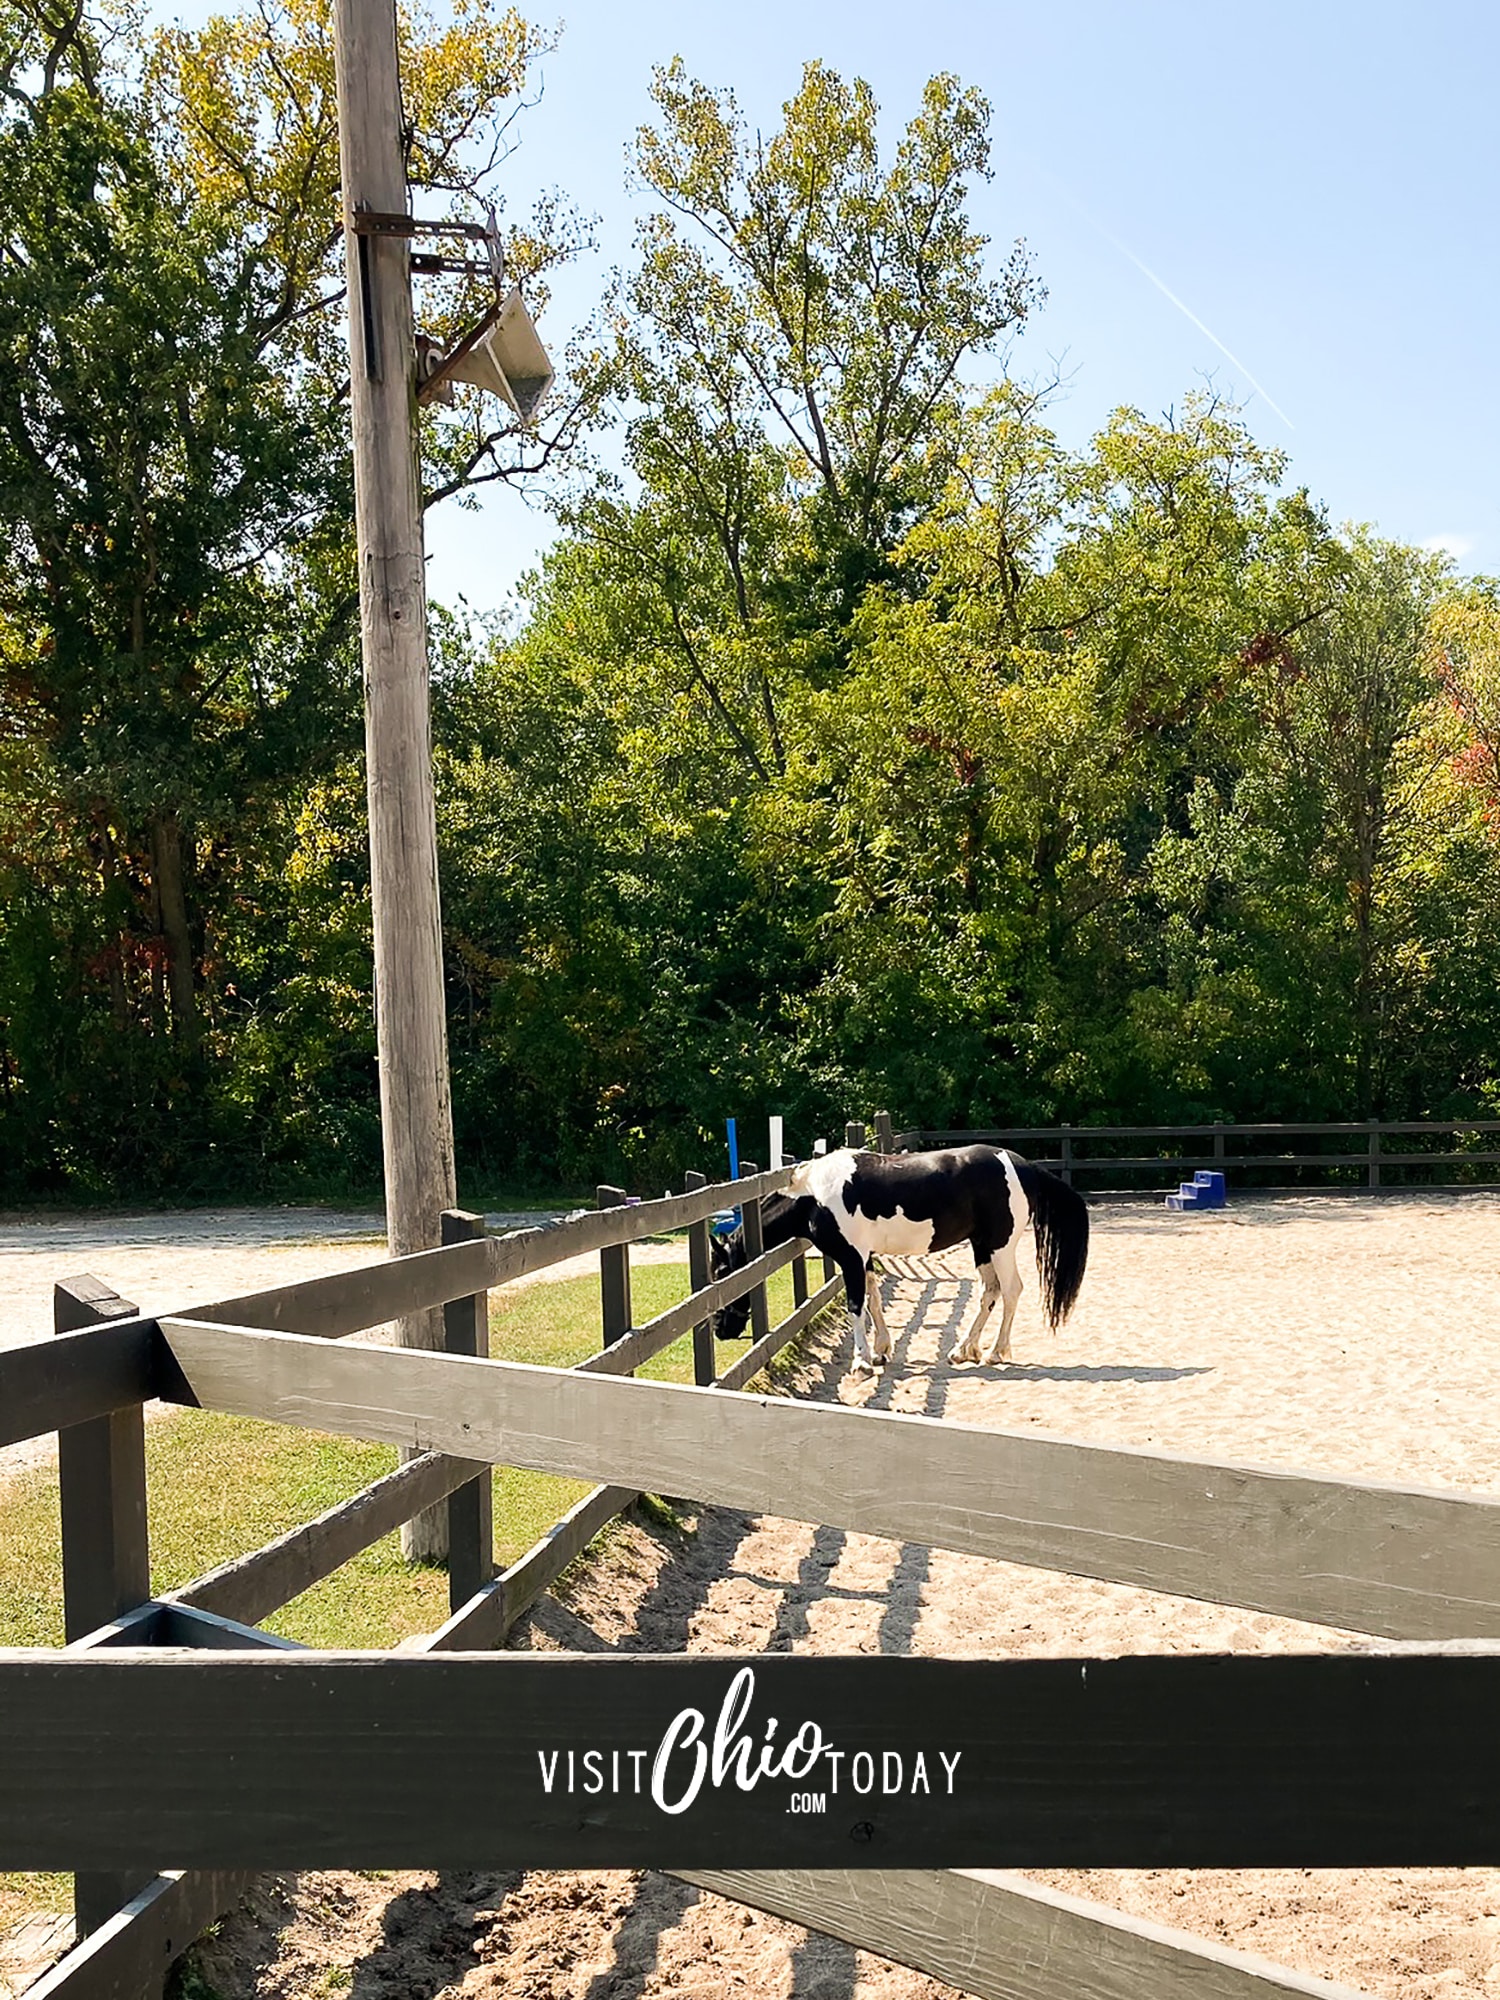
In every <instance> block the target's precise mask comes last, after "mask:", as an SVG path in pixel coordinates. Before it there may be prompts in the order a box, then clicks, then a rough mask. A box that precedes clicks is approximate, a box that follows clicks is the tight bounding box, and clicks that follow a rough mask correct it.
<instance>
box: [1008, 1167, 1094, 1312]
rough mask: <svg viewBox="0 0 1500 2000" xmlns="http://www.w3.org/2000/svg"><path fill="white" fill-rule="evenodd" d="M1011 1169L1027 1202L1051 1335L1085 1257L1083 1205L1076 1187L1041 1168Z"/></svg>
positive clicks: (1074, 1291)
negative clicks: (1029, 1207) (1024, 1193)
mask: <svg viewBox="0 0 1500 2000" xmlns="http://www.w3.org/2000/svg"><path fill="white" fill-rule="evenodd" d="M1015 1169H1016V1173H1017V1175H1018V1177H1019V1179H1020V1182H1021V1186H1022V1187H1023V1188H1024V1189H1025V1191H1026V1199H1027V1200H1028V1201H1029V1202H1030V1203H1031V1226H1032V1228H1033V1229H1034V1230H1035V1231H1036V1272H1037V1277H1038V1279H1039V1281H1040V1283H1041V1287H1042V1306H1043V1308H1044V1310H1045V1312H1046V1314H1047V1324H1048V1325H1049V1326H1050V1327H1051V1328H1052V1331H1053V1332H1054V1333H1056V1331H1057V1329H1058V1328H1059V1327H1060V1326H1061V1325H1062V1323H1063V1321H1064V1320H1065V1319H1066V1318H1067V1316H1068V1314H1069V1313H1070V1312H1071V1311H1072V1310H1073V1302H1074V1300H1075V1299H1076V1298H1077V1297H1078V1288H1079V1286H1080V1285H1081V1284H1082V1283H1083V1273H1084V1268H1085V1266H1086V1265H1087V1263H1088V1261H1089V1212H1088V1207H1087V1205H1086V1203H1085V1202H1084V1199H1083V1196H1082V1195H1081V1194H1080V1193H1079V1192H1078V1190H1077V1188H1072V1187H1069V1186H1068V1183H1067V1182H1066V1181H1060V1180H1059V1179H1058V1178H1057V1175H1056V1174H1049V1173H1048V1172H1047V1169H1046V1168H1045V1167H1034V1166H1033V1165H1032V1164H1031V1162H1030V1161H1029V1160H1016V1162H1015Z"/></svg>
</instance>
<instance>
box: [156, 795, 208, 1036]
mask: <svg viewBox="0 0 1500 2000" xmlns="http://www.w3.org/2000/svg"><path fill="white" fill-rule="evenodd" d="M185 845H186V843H185V841H184V838H183V832H182V826H181V824H180V822H179V820H178V818H177V815H176V813H163V814H162V815H160V816H159V817H158V818H156V819H153V820H152V822H151V872H152V874H153V875H154V876H155V878H156V899H157V908H158V912H159V914H160V918H161V934H162V940H163V942H164V944H165V945H166V955H167V993H168V996H169V998H170V1000H171V1003H172V1032H173V1035H174V1036H175V1037H176V1039H177V1041H178V1043H179V1044H180V1046H181V1047H182V1049H183V1050H184V1052H185V1053H187V1054H189V1055H192V1054H196V1052H197V1048H198V999H197V993H196V991H195V982H194V978H193V940H192V933H191V931H190V930H189V927H188V911H187V889H186V881H185V878H186V874H187V868H186V866H185V857H184V848H185Z"/></svg>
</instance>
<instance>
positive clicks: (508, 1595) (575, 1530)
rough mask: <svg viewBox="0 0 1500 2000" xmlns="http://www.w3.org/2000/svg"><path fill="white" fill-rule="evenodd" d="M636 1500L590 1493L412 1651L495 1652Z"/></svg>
mask: <svg viewBox="0 0 1500 2000" xmlns="http://www.w3.org/2000/svg"><path fill="white" fill-rule="evenodd" d="M636 1498H637V1495H636V1494H634V1493H632V1492H631V1491H630V1489H629V1488H628V1487H625V1486H596V1487H595V1488H594V1490H593V1492H592V1493H586V1494H585V1495H584V1496H583V1498H582V1499H581V1500H580V1501H578V1502H577V1504H576V1505H574V1506H572V1507H570V1508H569V1509H568V1511H567V1513H566V1514H564V1515H563V1517H562V1518H561V1520H559V1521H557V1522H555V1523H554V1525H553V1526H552V1527H550V1528H549V1529H548V1530H547V1532H546V1534H545V1535H543V1536H542V1537H541V1539H540V1541H536V1542H533V1543H532V1545H531V1547H530V1548H529V1549H528V1550H527V1551H526V1553H525V1555H523V1556H521V1557H519V1558H518V1560H517V1561H515V1562H513V1563H512V1564H511V1566H510V1568H509V1569H507V1570H504V1571H502V1573H501V1574H500V1575H499V1576H497V1577H496V1578H495V1579H494V1581H493V1582H492V1583H488V1584H486V1585H485V1586H484V1588H483V1589H482V1590H479V1591H476V1592H475V1594H474V1595H473V1596H472V1597H471V1598H470V1599H469V1601H468V1603H467V1604H461V1605H460V1606H459V1608H458V1610H457V1611H455V1612H454V1614H453V1616H452V1617H451V1618H450V1619H449V1620H448V1622H447V1624H446V1625H440V1626H439V1627H438V1629H437V1631H435V1632H429V1633H427V1634H426V1636H425V1637H424V1638H422V1639H421V1640H420V1641H418V1642H416V1643H414V1644H413V1645H412V1646H411V1648H410V1650H411V1651H412V1652H414V1653H464V1652H473V1651H474V1650H476V1648H483V1647H486V1646H498V1645H499V1643H500V1641H501V1640H502V1639H503V1638H504V1637H505V1635H506V1633H507V1632H508V1631H509V1630H510V1628H511V1626H512V1625H514V1624H515V1622H516V1620H517V1619H518V1618H519V1617H520V1616H521V1614H522V1613H523V1612H525V1611H527V1610H529V1609H530V1607H531V1606H532V1605H533V1604H535V1602H536V1600H537V1599H538V1598H539V1597H540V1596H541V1594H542V1592H543V1591H544V1590H546V1589H547V1588H548V1586H549V1585H550V1584H553V1583H556V1581H557V1579H558V1578H559V1577H560V1576H561V1575H562V1573H563V1571H564V1570H565V1569H566V1568H567V1567H568V1565H569V1563H571V1562H573V1561H575V1560H576V1559H577V1557H579V1556H580V1555H582V1553H583V1551H584V1550H585V1549H586V1548H587V1547H588V1545H589V1543H590V1542H591V1541H592V1540H593V1539H594V1537H595V1535H597V1534H598V1532H599V1530H600V1529H601V1528H605V1527H607V1526H608V1525H609V1523H610V1522H611V1521H612V1520H614V1518H615V1516H616V1515H617V1514H623V1513H624V1511H625V1509H626V1508H627V1507H628V1506H630V1504H631V1503H632V1501H634V1500H635V1499H636Z"/></svg>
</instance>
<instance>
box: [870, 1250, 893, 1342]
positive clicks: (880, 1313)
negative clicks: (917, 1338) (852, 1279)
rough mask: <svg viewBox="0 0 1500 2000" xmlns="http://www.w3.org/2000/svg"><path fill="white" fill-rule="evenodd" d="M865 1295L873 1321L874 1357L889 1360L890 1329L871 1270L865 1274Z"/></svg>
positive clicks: (875, 1279)
mask: <svg viewBox="0 0 1500 2000" xmlns="http://www.w3.org/2000/svg"><path fill="white" fill-rule="evenodd" d="M865 1297H866V1298H867V1299H868V1300H869V1304H870V1318H871V1319H872V1320H873V1321H874V1322H875V1359H876V1360H877V1361H889V1360H890V1358H891V1330H890V1328H889V1327H888V1326H887V1325H886V1323H885V1307H884V1306H883V1305H882V1303H881V1299H880V1280H879V1279H878V1278H877V1277H876V1275H875V1273H874V1272H873V1271H870V1272H867V1273H866V1276H865Z"/></svg>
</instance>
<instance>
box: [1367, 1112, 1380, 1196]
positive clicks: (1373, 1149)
mask: <svg viewBox="0 0 1500 2000" xmlns="http://www.w3.org/2000/svg"><path fill="white" fill-rule="evenodd" d="M1367 1122H1368V1124H1369V1127H1370V1186H1371V1187H1372V1188H1378V1187H1379V1186H1380V1125H1379V1122H1378V1120H1376V1119H1374V1118H1371V1119H1369V1120H1368V1121H1367Z"/></svg>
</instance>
